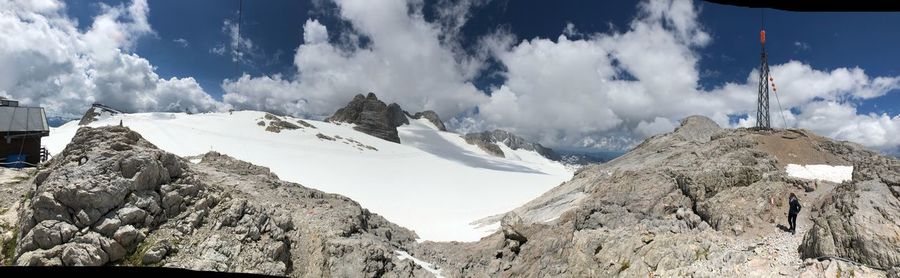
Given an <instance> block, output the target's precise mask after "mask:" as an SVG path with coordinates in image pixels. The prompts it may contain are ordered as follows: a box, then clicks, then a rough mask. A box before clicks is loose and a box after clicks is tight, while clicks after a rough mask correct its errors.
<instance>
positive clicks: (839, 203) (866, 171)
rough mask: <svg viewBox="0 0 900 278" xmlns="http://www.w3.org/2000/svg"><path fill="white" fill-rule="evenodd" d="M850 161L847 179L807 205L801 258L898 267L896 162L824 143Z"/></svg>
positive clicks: (899, 178) (899, 182) (899, 177)
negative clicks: (851, 172) (810, 215)
mask: <svg viewBox="0 0 900 278" xmlns="http://www.w3.org/2000/svg"><path fill="white" fill-rule="evenodd" d="M827 147H828V148H833V149H834V150H835V151H837V152H839V153H840V154H842V155H841V157H844V158H847V159H848V160H849V161H851V162H852V163H853V165H854V168H855V169H858V170H855V171H854V175H853V181H852V182H845V183H844V184H841V185H840V186H838V187H837V188H836V189H835V190H834V192H833V193H832V194H831V196H827V197H825V199H824V200H822V202H821V203H819V204H816V206H815V207H811V209H812V210H814V214H815V217H814V218H813V225H812V227H811V228H810V230H809V232H808V233H806V236H805V237H804V238H803V243H802V244H801V245H800V254H801V256H803V257H804V258H821V257H834V258H844V259H850V260H852V261H856V262H860V263H863V264H865V265H868V266H873V267H876V268H882V269H890V268H893V267H898V266H900V162H898V161H897V160H896V159H891V158H887V157H882V156H878V155H875V154H874V153H872V152H870V151H867V150H864V149H861V148H859V147H858V146H854V145H832V144H830V145H828V146H827Z"/></svg>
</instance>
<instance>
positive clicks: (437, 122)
mask: <svg viewBox="0 0 900 278" xmlns="http://www.w3.org/2000/svg"><path fill="white" fill-rule="evenodd" d="M411 118H413V119H421V118H425V119H426V120H428V121H430V122H431V123H432V124H434V126H435V127H437V128H438V130H440V131H447V127H446V126H444V122H442V121H441V117H439V116H438V114H437V113H435V112H434V111H431V110H426V111H422V112H416V114H415V115H412V116H411Z"/></svg>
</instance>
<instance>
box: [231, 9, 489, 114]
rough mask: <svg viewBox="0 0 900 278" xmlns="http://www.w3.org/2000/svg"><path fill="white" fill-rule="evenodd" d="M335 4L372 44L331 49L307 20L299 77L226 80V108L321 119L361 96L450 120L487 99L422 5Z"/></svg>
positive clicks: (322, 30)
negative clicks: (432, 113)
mask: <svg viewBox="0 0 900 278" xmlns="http://www.w3.org/2000/svg"><path fill="white" fill-rule="evenodd" d="M335 2H336V4H337V6H338V8H339V10H340V12H339V16H340V18H341V19H342V20H344V21H346V22H348V23H349V25H350V26H351V27H352V30H351V32H353V33H354V34H356V35H357V36H361V37H365V38H367V39H368V40H367V42H368V43H366V44H365V45H363V44H361V43H359V42H358V41H354V40H345V41H344V43H355V45H343V44H339V43H336V42H335V43H332V42H331V41H330V40H328V38H329V36H330V34H329V30H328V28H327V27H326V26H324V25H322V24H321V23H320V22H319V21H318V20H315V19H310V20H307V21H306V23H305V24H304V26H303V32H304V33H303V34H302V35H303V44H301V45H300V46H299V47H298V48H297V50H296V53H295V56H294V65H295V66H296V69H297V74H296V75H291V76H282V75H271V76H257V77H251V76H242V77H240V78H238V79H236V80H226V81H225V82H223V85H222V87H223V89H224V90H225V92H226V94H225V95H224V97H223V100H224V101H225V102H226V103H229V104H231V105H234V106H235V107H238V108H252V109H262V110H270V111H276V112H279V113H285V114H292V115H299V116H322V115H328V114H331V113H333V112H334V111H335V110H336V109H337V108H338V107H340V106H343V105H344V104H346V102H347V101H349V99H351V98H352V96H353V95H355V94H359V93H366V92H374V93H376V94H377V95H378V96H379V98H381V99H384V100H385V101H387V102H397V103H399V104H400V105H402V106H403V107H404V108H405V109H407V110H411V111H417V110H426V109H428V110H435V111H436V112H437V113H439V114H440V115H441V116H443V117H449V116H453V115H456V114H458V113H459V112H462V111H464V110H466V109H470V108H472V107H475V106H477V105H478V104H479V103H482V102H483V101H484V100H485V99H487V97H486V96H485V95H484V94H483V93H482V92H480V91H479V90H478V89H476V88H475V86H474V85H472V83H471V82H470V78H471V76H472V74H471V72H472V71H473V70H472V66H471V63H472V62H471V60H470V59H460V58H459V57H458V55H457V53H455V52H454V50H453V48H452V47H451V46H449V45H447V44H445V43H444V42H443V41H442V39H441V38H442V35H441V34H442V33H441V30H443V29H442V27H441V26H440V25H439V24H435V23H430V22H427V21H426V20H425V19H424V16H423V15H422V10H421V9H422V6H421V5H411V4H410V3H407V2H406V1H403V0H392V1H384V2H379V3H377V4H376V3H373V2H371V1H363V0H338V1H335Z"/></svg>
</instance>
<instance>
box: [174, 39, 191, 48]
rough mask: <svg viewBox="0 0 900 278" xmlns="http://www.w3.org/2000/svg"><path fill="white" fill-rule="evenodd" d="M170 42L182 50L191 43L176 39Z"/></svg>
mask: <svg viewBox="0 0 900 278" xmlns="http://www.w3.org/2000/svg"><path fill="white" fill-rule="evenodd" d="M172 42H174V43H177V44H178V46H181V47H182V48H186V47H188V46H191V43H190V42H189V41H188V40H187V39H185V38H177V39H174V40H172Z"/></svg>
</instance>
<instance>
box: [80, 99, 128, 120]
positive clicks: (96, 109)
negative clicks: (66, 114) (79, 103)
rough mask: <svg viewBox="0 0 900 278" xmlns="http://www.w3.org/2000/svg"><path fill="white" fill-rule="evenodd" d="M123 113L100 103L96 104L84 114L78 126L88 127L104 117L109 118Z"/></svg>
mask: <svg viewBox="0 0 900 278" xmlns="http://www.w3.org/2000/svg"><path fill="white" fill-rule="evenodd" d="M121 113H122V111H119V110H116V109H115V108H112V107H109V106H106V105H103V104H100V103H94V104H92V105H91V108H88V110H87V111H86V112H85V113H84V116H82V117H81V121H79V122H78V125H88V124H90V123H92V122H94V121H96V120H98V119H100V118H102V117H108V116H112V115H116V114H121Z"/></svg>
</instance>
